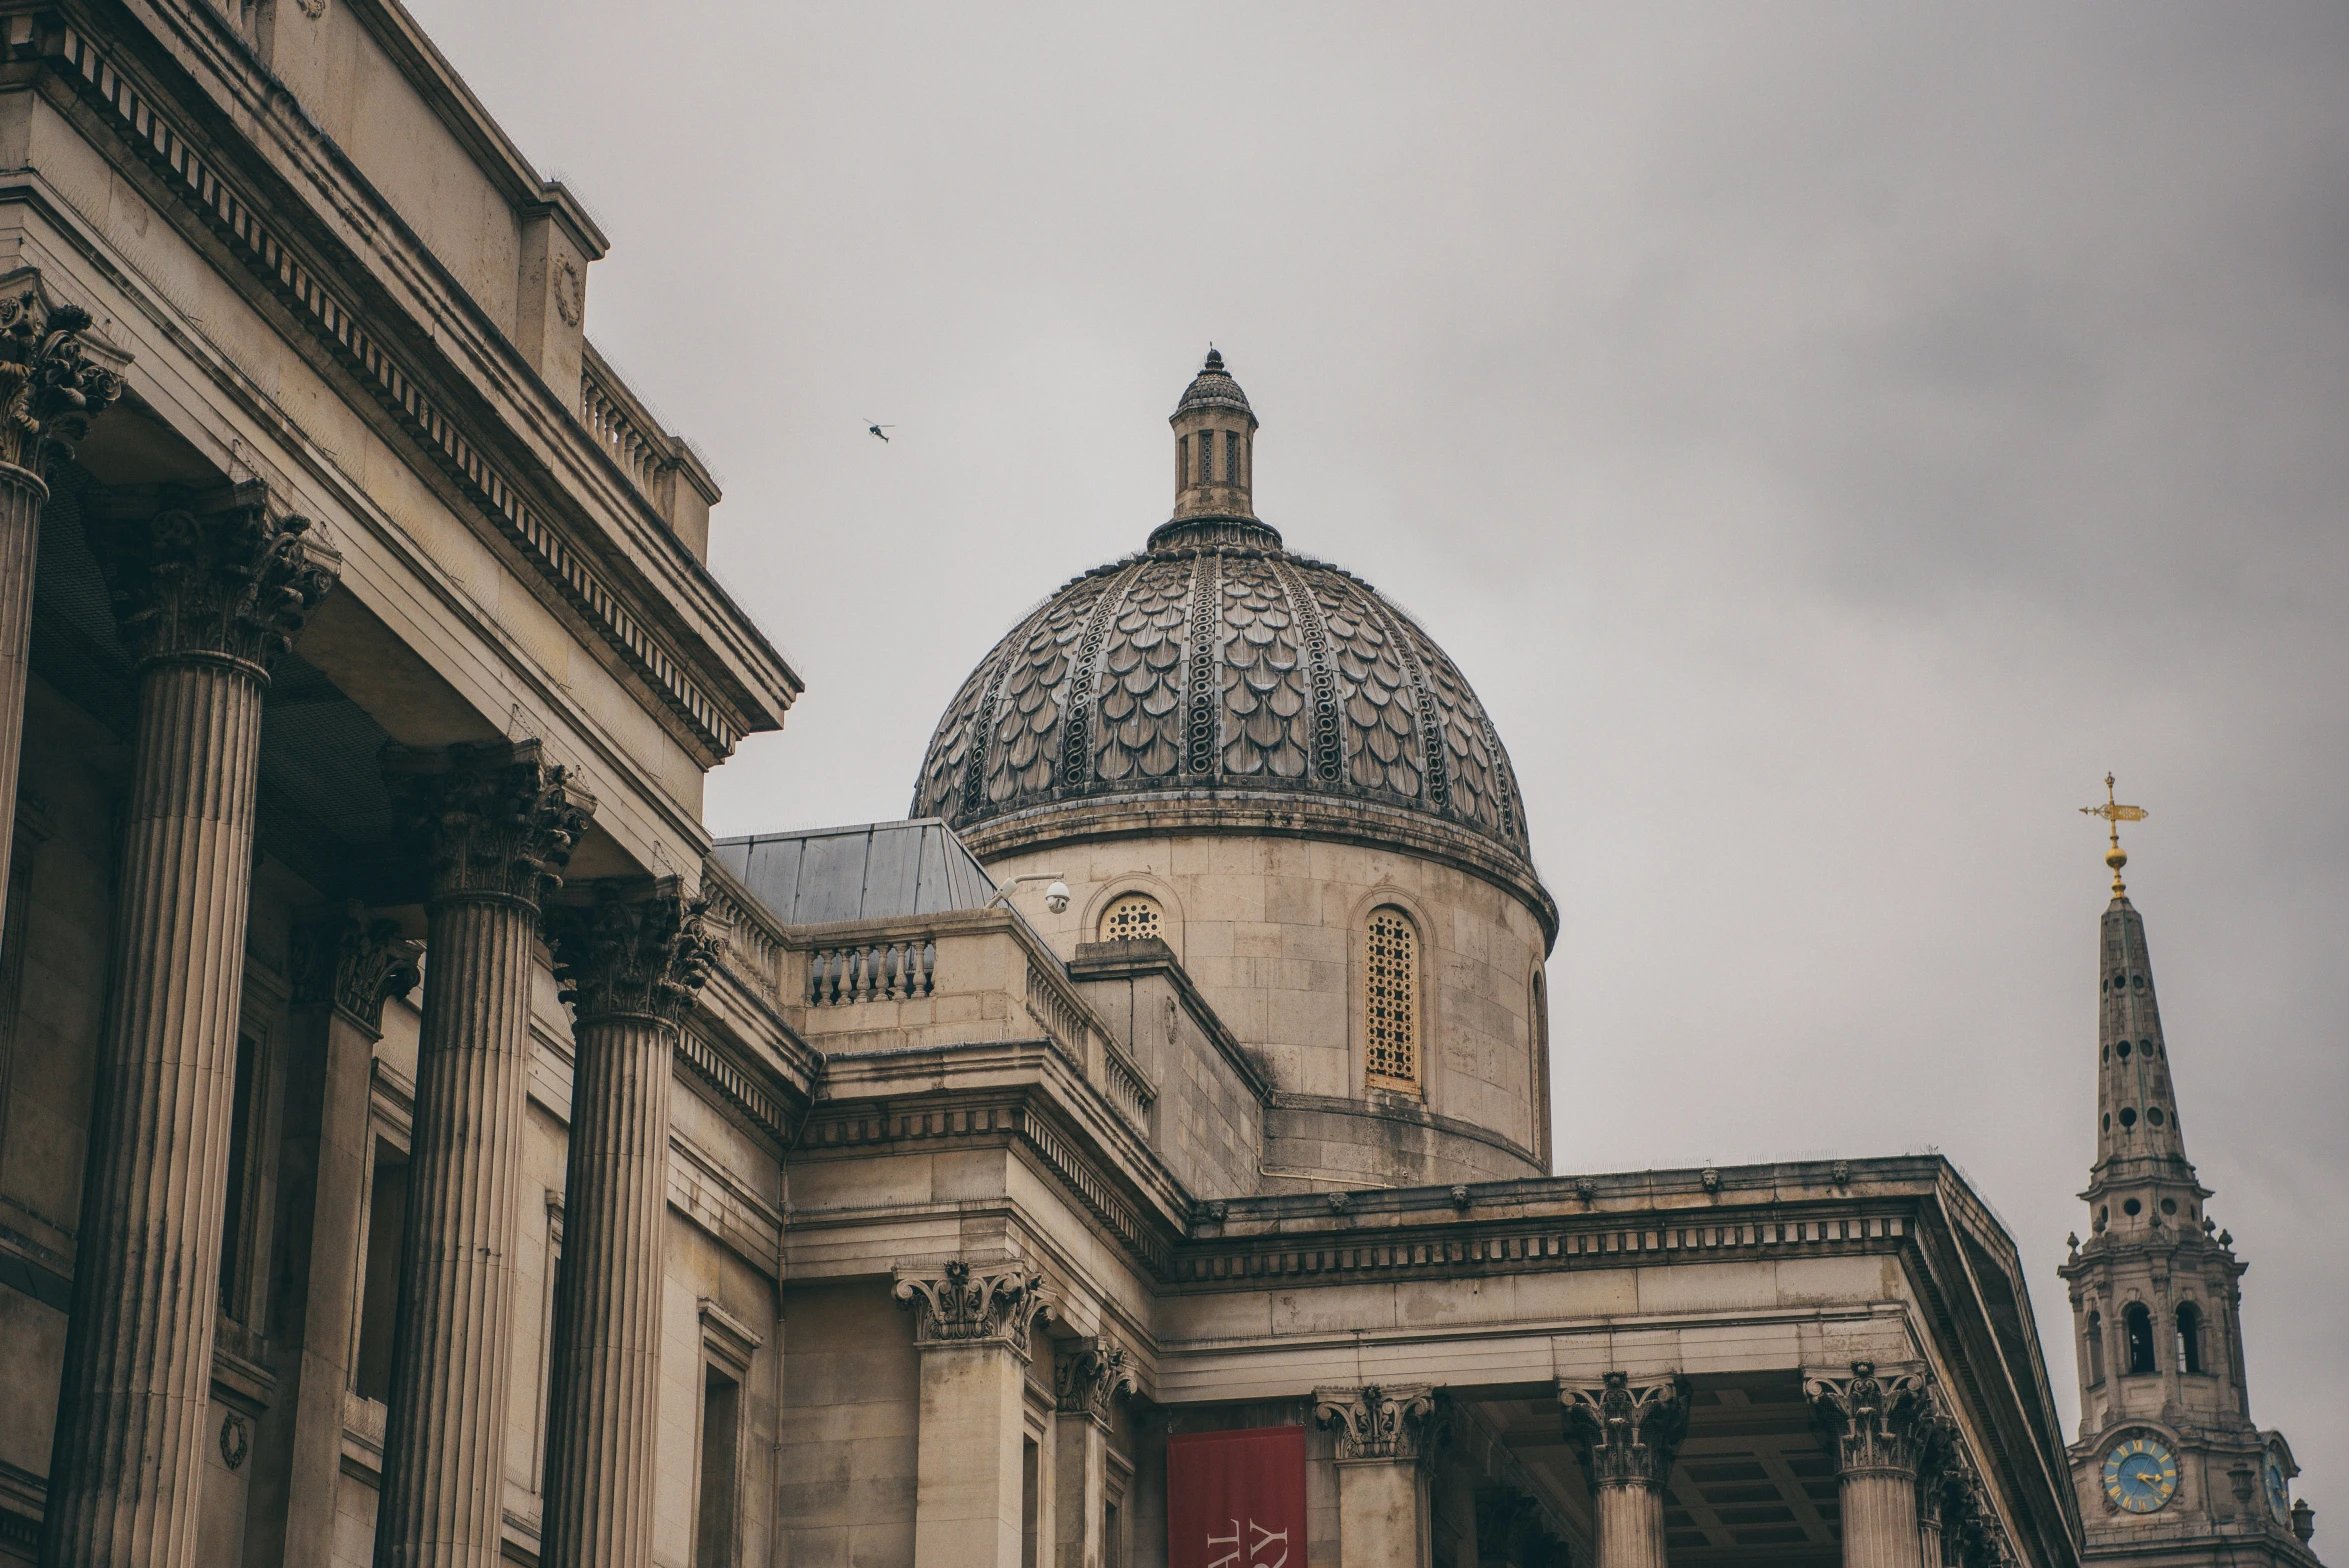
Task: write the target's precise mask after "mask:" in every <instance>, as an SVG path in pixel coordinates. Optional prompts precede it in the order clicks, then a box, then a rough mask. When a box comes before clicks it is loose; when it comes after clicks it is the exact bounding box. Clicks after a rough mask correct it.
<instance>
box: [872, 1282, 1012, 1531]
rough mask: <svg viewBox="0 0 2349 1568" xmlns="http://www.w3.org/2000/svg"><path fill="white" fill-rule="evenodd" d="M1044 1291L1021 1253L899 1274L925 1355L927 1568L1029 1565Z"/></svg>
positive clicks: (918, 1442) (918, 1481) (922, 1483)
mask: <svg viewBox="0 0 2349 1568" xmlns="http://www.w3.org/2000/svg"><path fill="white" fill-rule="evenodd" d="M1042 1286H1043V1281H1042V1280H1041V1279H1040V1278H1039V1277H1038V1276H1037V1274H1036V1272H1035V1271H1034V1270H1033V1269H1030V1268H1029V1267H1027V1266H1026V1265H1025V1264H1023V1263H1020V1262H1017V1261H1016V1260H1015V1261H1006V1262H1000V1263H980V1264H972V1263H970V1262H967V1261H965V1260H963V1259H960V1258H957V1259H955V1260H954V1261H952V1262H949V1263H947V1264H946V1265H945V1266H944V1267H943V1268H941V1269H938V1270H936V1271H935V1272H933V1271H931V1270H929V1269H926V1268H923V1269H912V1270H900V1271H899V1272H898V1275H897V1283H896V1286H895V1293H896V1296H897V1299H898V1300H899V1301H900V1302H902V1303H904V1304H905V1305H906V1306H908V1307H911V1308H912V1309H913V1311H914V1343H915V1345H916V1346H918V1347H919V1349H920V1352H921V1360H922V1371H921V1379H922V1389H921V1406H920V1411H919V1414H918V1416H917V1418H916V1419H917V1432H916V1437H915V1443H914V1561H915V1562H918V1563H921V1564H923V1565H924V1568H1018V1565H1019V1564H1020V1561H1021V1557H1022V1553H1021V1535H1022V1531H1023V1526H1024V1525H1025V1523H1026V1521H1025V1518H1024V1510H1023V1508H1022V1501H1023V1499H1022V1494H1021V1479H1022V1473H1021V1444H1022V1442H1023V1441H1024V1440H1025V1438H1026V1435H1027V1417H1026V1408H1027V1397H1026V1388H1027V1365H1028V1345H1029V1333H1030V1330H1031V1329H1032V1327H1033V1325H1034V1323H1035V1320H1036V1319H1037V1317H1039V1316H1040V1315H1043V1313H1044V1310H1045V1309H1044V1306H1043V1302H1042V1299H1041V1290H1042Z"/></svg>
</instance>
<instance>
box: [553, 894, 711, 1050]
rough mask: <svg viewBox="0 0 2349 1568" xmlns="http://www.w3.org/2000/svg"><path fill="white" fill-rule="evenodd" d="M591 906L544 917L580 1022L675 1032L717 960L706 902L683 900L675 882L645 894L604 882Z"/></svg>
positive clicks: (560, 908) (567, 997) (566, 996)
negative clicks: (636, 1023) (640, 1022)
mask: <svg viewBox="0 0 2349 1568" xmlns="http://www.w3.org/2000/svg"><path fill="white" fill-rule="evenodd" d="M595 891H596V897H595V902H594V903H592V904H586V905H557V906H555V907H553V908H550V909H548V910H547V912H546V928H547V940H548V945H549V946H551V947H552V948H553V949H554V958H555V978H556V979H557V980H558V981H560V982H561V983H562V987H563V1000H564V1001H566V1002H569V1003H570V1004H571V1007H572V1011H573V1014H574V1017H575V1019H576V1021H577V1022H579V1023H582V1024H584V1023H590V1022H593V1021H595V1020H597V1019H603V1018H647V1019H651V1020H652V1021H654V1022H656V1023H661V1024H668V1025H671V1026H675V1025H676V1024H678V1023H680V1022H682V1021H683V1020H684V1018H685V1015H686V1014H687V1013H689V1012H691V1011H692V1010H693V999H694V997H695V995H696V994H697V993H699V992H700V990H701V988H702V985H703V983H704V982H706V981H707V980H708V979H709V977H710V970H711V968H712V967H713V966H714V965H715V964H716V962H717V958H718V939H717V937H716V935H715V934H714V933H713V932H712V931H711V929H710V925H709V922H708V919H707V916H708V913H709V907H710V905H709V900H708V899H706V898H692V897H688V896H687V895H686V893H685V891H684V886H683V884H682V883H681V882H679V881H678V879H677V878H675V877H663V878H662V879H661V880H660V881H659V882H657V883H655V884H654V885H653V887H652V890H651V892H650V893H649V894H642V893H639V894H637V895H636V896H631V894H630V890H628V889H626V888H624V887H622V886H619V885H617V884H613V883H605V884H603V885H602V886H599V887H598V888H597V889H596V890H595Z"/></svg>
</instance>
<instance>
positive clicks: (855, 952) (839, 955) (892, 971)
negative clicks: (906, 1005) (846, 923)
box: [807, 936, 938, 1007]
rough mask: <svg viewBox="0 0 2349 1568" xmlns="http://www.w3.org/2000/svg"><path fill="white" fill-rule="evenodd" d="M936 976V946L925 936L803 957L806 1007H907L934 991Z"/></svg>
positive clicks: (826, 949)
mask: <svg viewBox="0 0 2349 1568" xmlns="http://www.w3.org/2000/svg"><path fill="white" fill-rule="evenodd" d="M937 974H938V944H937V942H935V941H934V940H932V939H931V938H930V937H928V936H916V937H906V938H901V939H898V940H894V941H888V942H860V943H857V944H855V945H853V946H848V947H819V948H816V949H815V950H813V951H812V952H810V953H809V954H808V955H807V1003H808V1006H810V1007H845V1006H848V1005H849V1004H850V1003H853V1002H905V1001H911V1000H913V999H914V998H915V997H921V996H928V995H930V993H931V992H932V991H933V990H934V989H936V986H937Z"/></svg>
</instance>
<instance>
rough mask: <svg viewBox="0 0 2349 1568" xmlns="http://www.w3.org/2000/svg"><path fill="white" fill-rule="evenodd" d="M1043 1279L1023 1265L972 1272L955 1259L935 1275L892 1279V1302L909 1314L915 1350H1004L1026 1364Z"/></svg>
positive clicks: (1041, 1304)
mask: <svg viewBox="0 0 2349 1568" xmlns="http://www.w3.org/2000/svg"><path fill="white" fill-rule="evenodd" d="M1043 1286H1044V1280H1043V1276H1041V1275H1039V1274H1038V1273H1036V1271H1035V1270H1033V1269H1031V1268H1029V1267H1028V1266H1027V1265H1025V1264H1023V1263H1017V1262H1008V1263H982V1264H979V1265H977V1266H975V1267H974V1266H973V1265H971V1264H969V1263H966V1262H964V1261H963V1260H962V1259H960V1258H956V1259H955V1260H954V1261H953V1262H951V1263H949V1264H947V1265H946V1267H945V1268H944V1269H942V1270H940V1271H939V1272H938V1273H937V1274H935V1275H932V1274H928V1273H908V1272H903V1271H901V1272H900V1273H899V1274H898V1276H897V1287H896V1291H895V1294H896V1297H897V1299H898V1300H899V1301H900V1302H902V1303H904V1304H905V1305H906V1306H909V1307H911V1308H913V1310H914V1343H915V1344H917V1345H982V1344H994V1345H1003V1346H1007V1347H1008V1348H1010V1349H1012V1350H1014V1351H1016V1352H1018V1353H1019V1355H1020V1356H1021V1357H1022V1358H1023V1359H1025V1357H1026V1356H1027V1354H1028V1330H1029V1327H1030V1325H1032V1324H1033V1323H1034V1322H1035V1321H1036V1318H1037V1317H1038V1316H1039V1315H1040V1314H1041V1313H1042V1312H1043V1311H1044V1302H1043Z"/></svg>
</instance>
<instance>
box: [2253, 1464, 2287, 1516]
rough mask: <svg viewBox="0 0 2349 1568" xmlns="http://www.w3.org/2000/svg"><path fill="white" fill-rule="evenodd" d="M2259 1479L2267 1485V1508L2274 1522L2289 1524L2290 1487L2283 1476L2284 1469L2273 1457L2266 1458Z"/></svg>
mask: <svg viewBox="0 0 2349 1568" xmlns="http://www.w3.org/2000/svg"><path fill="white" fill-rule="evenodd" d="M2259 1478H2260V1479H2261V1480H2262V1481H2264V1482H2266V1483H2267V1506H2268V1508H2269V1510H2270V1511H2272V1512H2273V1513H2274V1514H2275V1516H2276V1522H2277V1523H2279V1524H2290V1523H2291V1522H2292V1486H2291V1482H2290V1481H2289V1480H2288V1479H2287V1478H2286V1476H2285V1475H2284V1467H2283V1466H2282V1465H2280V1464H2278V1463H2276V1460H2275V1457H2274V1456H2273V1455H2270V1456H2269V1457H2268V1461H2267V1464H2266V1466H2265V1467H2264V1468H2262V1469H2261V1471H2260V1472H2259Z"/></svg>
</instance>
